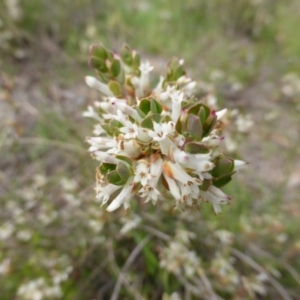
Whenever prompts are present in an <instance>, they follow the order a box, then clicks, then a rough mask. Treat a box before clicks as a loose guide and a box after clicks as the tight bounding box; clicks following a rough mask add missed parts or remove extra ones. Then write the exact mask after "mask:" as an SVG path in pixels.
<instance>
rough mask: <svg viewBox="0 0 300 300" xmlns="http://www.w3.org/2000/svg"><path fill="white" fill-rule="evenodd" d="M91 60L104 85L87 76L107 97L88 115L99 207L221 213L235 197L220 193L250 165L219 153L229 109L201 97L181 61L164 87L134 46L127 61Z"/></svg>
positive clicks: (104, 53)
mask: <svg viewBox="0 0 300 300" xmlns="http://www.w3.org/2000/svg"><path fill="white" fill-rule="evenodd" d="M89 62H90V66H91V67H92V68H94V69H95V71H96V73H97V75H98V76H99V78H100V80H98V79H96V78H94V77H90V76H88V77H86V83H87V85H88V86H90V87H92V88H95V89H97V90H99V91H100V93H101V94H102V99H101V101H96V102H95V103H94V106H93V107H92V106H89V107H88V110H87V111H86V112H84V116H86V117H91V118H93V119H95V120H96V121H97V124H96V125H95V129H94V132H93V133H94V135H95V136H93V137H88V138H87V142H88V143H89V144H90V148H89V151H90V152H91V153H92V155H93V157H94V158H95V159H97V160H99V161H100V166H99V167H98V168H97V176H96V180H97V183H96V194H97V195H96V198H97V201H98V202H100V203H101V204H102V205H104V204H108V206H107V210H108V211H114V210H116V209H117V208H119V207H120V206H122V205H123V206H124V208H125V209H127V208H128V207H129V206H130V200H131V199H133V197H135V198H137V197H138V199H143V200H144V201H145V202H148V201H152V203H154V204H155V203H156V202H157V201H158V200H163V199H173V200H174V203H175V207H176V208H178V207H181V208H185V207H193V206H198V205H199V204H200V203H201V202H202V201H207V202H210V203H211V204H212V205H213V208H214V211H215V213H216V214H218V213H220V212H221V207H220V206H221V205H224V204H228V203H229V202H230V199H231V198H230V197H229V196H227V195H226V194H225V193H224V192H223V191H221V189H220V187H222V186H224V185H225V184H227V183H228V182H229V181H230V180H231V177H232V175H233V174H234V173H235V170H236V169H237V168H238V167H240V166H242V165H244V164H245V163H244V162H242V161H238V160H233V159H231V158H228V157H225V156H224V155H222V154H221V153H220V151H219V149H218V145H219V143H221V142H222V140H223V138H222V137H221V136H219V134H220V130H221V127H222V123H221V121H220V119H221V118H222V117H223V116H224V115H225V114H226V109H223V110H221V111H215V110H213V109H211V108H210V107H209V106H207V105H205V104H204V103H202V102H201V101H199V99H197V98H196V97H195V96H194V93H195V86H196V82H195V81H192V80H191V79H190V78H189V77H187V75H186V72H185V71H184V68H183V61H182V60H178V59H176V58H174V59H172V60H171V61H170V63H169V64H168V68H167V72H166V75H165V76H164V77H163V76H161V77H160V78H159V80H157V82H154V81H153V80H152V78H151V79H150V76H149V75H150V72H151V71H152V70H153V67H152V66H151V65H150V64H149V62H141V59H140V56H139V55H138V54H137V53H136V52H135V51H134V50H131V49H130V48H129V47H128V46H124V47H123V48H122V50H121V52H120V55H116V54H114V53H112V52H110V51H108V50H106V49H105V48H104V47H103V46H102V45H94V46H91V48H90V58H89Z"/></svg>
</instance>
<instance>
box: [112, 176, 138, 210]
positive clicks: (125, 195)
mask: <svg viewBox="0 0 300 300" xmlns="http://www.w3.org/2000/svg"><path fill="white" fill-rule="evenodd" d="M132 183H133V177H131V178H129V179H128V181H127V182H126V184H125V185H124V187H123V189H122V191H121V192H120V194H119V195H118V196H117V197H116V198H115V199H114V200H113V201H112V202H111V203H110V205H109V206H108V207H107V209H106V210H107V211H114V210H116V209H117V208H119V207H120V206H121V205H122V204H123V206H124V208H125V209H128V207H129V201H130V198H131V197H132V196H133V193H132V188H133V186H132Z"/></svg>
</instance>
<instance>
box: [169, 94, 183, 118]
mask: <svg viewBox="0 0 300 300" xmlns="http://www.w3.org/2000/svg"><path fill="white" fill-rule="evenodd" d="M170 97H171V100H172V120H173V122H177V120H178V118H179V117H180V113H181V103H182V101H183V99H184V94H183V92H181V91H174V92H172V93H171V94H170Z"/></svg>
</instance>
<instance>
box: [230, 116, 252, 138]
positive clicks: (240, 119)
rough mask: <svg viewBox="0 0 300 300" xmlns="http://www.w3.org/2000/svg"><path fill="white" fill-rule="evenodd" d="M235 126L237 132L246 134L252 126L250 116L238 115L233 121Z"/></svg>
mask: <svg viewBox="0 0 300 300" xmlns="http://www.w3.org/2000/svg"><path fill="white" fill-rule="evenodd" d="M235 125H236V128H237V130H238V131H239V132H242V133H248V132H250V130H251V129H252V127H253V126H254V121H253V118H252V116H251V115H250V114H246V115H241V114H239V115H238V116H237V119H236V121H235Z"/></svg>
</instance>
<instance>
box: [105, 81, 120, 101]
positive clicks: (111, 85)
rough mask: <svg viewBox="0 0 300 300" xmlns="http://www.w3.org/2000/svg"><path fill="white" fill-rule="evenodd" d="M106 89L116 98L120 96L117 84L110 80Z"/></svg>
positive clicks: (118, 84)
mask: <svg viewBox="0 0 300 300" xmlns="http://www.w3.org/2000/svg"><path fill="white" fill-rule="evenodd" d="M108 87H109V89H110V90H111V91H112V92H113V94H114V95H115V96H116V97H121V96H122V87H121V85H120V83H119V82H117V81H113V80H111V81H110V82H109V83H108Z"/></svg>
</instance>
